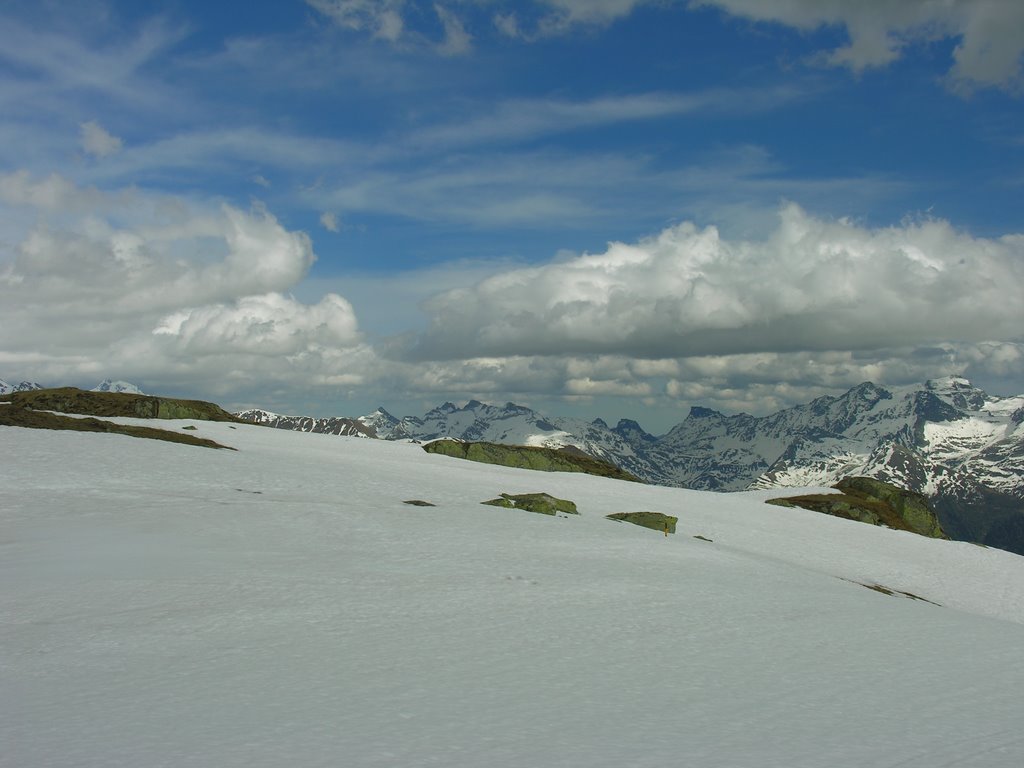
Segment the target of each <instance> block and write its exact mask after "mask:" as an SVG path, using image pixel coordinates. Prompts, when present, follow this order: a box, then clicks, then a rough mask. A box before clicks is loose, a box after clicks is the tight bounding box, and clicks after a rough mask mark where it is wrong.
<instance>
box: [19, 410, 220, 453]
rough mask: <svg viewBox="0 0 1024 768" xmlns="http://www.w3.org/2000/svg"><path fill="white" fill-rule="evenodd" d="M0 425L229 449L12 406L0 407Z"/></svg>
mask: <svg viewBox="0 0 1024 768" xmlns="http://www.w3.org/2000/svg"><path fill="white" fill-rule="evenodd" d="M0 426H5V427H24V428H26V429H54V430H65V431H70V432H106V433H108V434H115V435H127V436H129V437H142V438H148V439H150V440H166V441H167V442H170V443H184V444H186V445H199V446H203V447H205V448H228V449H229V450H232V451H233V450H235V449H234V448H230V446H226V445H221V444H220V443H216V442H214V441H213V440H207V439H205V438H202V437H196V436H195V435H189V434H183V433H181V432H171V431H170V430H167V429H155V428H153V427H137V426H134V425H129V424H115V423H114V422H112V421H104V420H103V419H96V418H93V417H92V416H86V417H84V418H82V417H76V416H64V415H63V414H60V413H50V412H49V411H36V410H33V409H31V408H19V407H17V406H15V405H5V406H2V407H0Z"/></svg>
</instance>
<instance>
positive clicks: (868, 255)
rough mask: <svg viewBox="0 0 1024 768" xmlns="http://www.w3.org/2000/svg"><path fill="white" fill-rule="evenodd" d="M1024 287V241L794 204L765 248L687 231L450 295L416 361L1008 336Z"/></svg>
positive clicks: (1019, 323)
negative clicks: (860, 220)
mask: <svg viewBox="0 0 1024 768" xmlns="http://www.w3.org/2000/svg"><path fill="white" fill-rule="evenodd" d="M1021 285H1024V237H1021V236H1019V235H1013V236H1007V237H1004V238H1001V239H999V240H985V239H977V238H973V237H971V236H970V235H967V234H964V233H960V232H957V231H956V230H955V229H954V228H953V227H952V226H951V225H950V224H949V223H947V222H944V221H931V220H926V221H922V222H918V223H909V224H906V225H904V226H900V227H889V228H883V229H869V228H866V227H863V226H859V225H857V224H855V223H853V222H850V221H847V220H838V221H829V220H823V219H817V218H814V217H812V216H810V215H808V214H807V213H806V212H804V211H803V210H802V209H801V208H799V207H798V206H796V205H792V204H791V205H787V206H786V207H784V208H783V209H782V211H781V213H780V216H779V224H778V227H777V228H776V230H775V232H774V233H772V234H771V235H770V236H769V237H768V238H767V239H765V240H760V241H729V240H725V239H723V238H722V237H721V236H720V235H719V233H718V230H717V229H715V228H714V227H707V228H704V229H701V228H698V227H697V226H696V225H694V224H692V223H683V224H680V225H678V226H674V227H671V228H669V229H666V230H665V231H663V232H661V233H660V234H659V235H657V236H656V237H652V238H649V239H646V240H642V241H640V242H639V243H636V244H625V243H612V244H610V245H609V247H608V250H607V251H606V252H604V253H602V254H597V255H590V254H585V255H582V256H578V257H576V258H573V259H571V260H568V261H564V262H560V263H554V264H549V265H545V266H542V267H535V268H529V269H519V270H514V271H510V272H506V273H504V274H500V275H495V276H494V277H491V278H489V279H487V280H485V281H483V282H481V283H479V284H478V285H476V286H475V287H474V288H472V289H469V290H459V291H452V292H449V293H445V294H442V295H440V296H438V297H435V298H434V299H432V300H431V301H430V302H428V303H427V305H426V310H427V312H428V314H429V315H430V317H431V325H430V328H429V330H428V331H427V332H426V334H424V336H423V337H422V338H421V339H420V340H419V343H418V344H417V346H416V347H415V349H414V350H413V351H412V352H411V354H412V355H413V356H414V357H417V358H419V359H447V358H458V357H466V356H468V355H473V356H496V355H519V356H523V355H542V356H544V355H547V356H555V355H597V354H615V355H629V356H631V357H636V358H649V359H658V358H668V357H673V358H680V357H694V356H702V355H738V354H748V353H752V352H773V353H782V352H806V351H823V350H830V351H834V350H845V351H854V350H861V349H878V348H883V347H897V346H909V345H924V344H935V343H939V342H949V341H956V342H978V341H983V340H987V339H992V338H996V339H1006V338H1011V337H1014V336H1017V335H1019V334H1020V332H1021V330H1020V329H1021V328H1024V304H1022V303H1021V302H1020V301H1019V290H1020V286H1021Z"/></svg>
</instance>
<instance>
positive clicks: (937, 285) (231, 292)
mask: <svg viewBox="0 0 1024 768" xmlns="http://www.w3.org/2000/svg"><path fill="white" fill-rule="evenodd" d="M0 202H2V203H3V206H0V211H3V212H4V215H5V216H6V218H7V222H8V223H7V229H6V231H7V236H6V239H7V242H8V243H11V245H4V246H2V248H0V327H2V328H3V329H4V331H5V333H4V335H3V339H2V342H0V368H2V370H3V371H4V372H5V373H6V374H7V376H8V377H15V378H30V379H36V380H40V381H43V382H45V383H66V382H69V381H70V382H82V381H88V380H89V379H91V378H97V377H107V376H116V377H118V378H126V379H129V380H135V381H137V382H139V383H141V384H143V385H144V386H151V385H154V384H155V386H158V387H159V388H160V389H161V390H163V391H167V392H169V393H172V392H183V393H185V394H189V395H191V396H199V397H206V398H210V399H217V400H220V401H222V402H224V403H225V404H227V405H233V404H234V405H239V406H241V405H253V404H259V405H264V406H270V407H274V406H278V407H280V404H284V405H286V406H287V404H288V403H294V402H295V401H296V400H297V399H301V398H308V399H310V400H311V401H313V400H315V401H317V402H321V401H323V400H325V399H328V400H329V399H331V398H337V397H342V396H344V397H364V398H368V399H371V400H372V401H373V404H376V403H384V404H388V403H389V402H393V401H394V400H399V401H402V402H410V401H413V400H415V401H418V402H422V403H424V404H425V405H429V404H430V403H429V401H430V400H432V399H435V398H445V399H448V398H452V397H456V398H457V397H459V396H460V395H464V396H465V397H467V398H468V397H481V398H483V399H491V400H500V401H504V400H516V401H520V402H524V403H527V404H546V405H544V407H546V408H548V409H550V410H552V411H553V412H558V408H559V406H558V405H557V403H561V404H563V405H565V404H571V403H573V402H578V403H580V404H581V405H580V407H581V408H585V405H583V404H586V403H591V404H592V403H594V402H597V401H607V400H608V399H609V398H616V399H617V400H618V401H619V402H621V403H622V404H623V406H622V408H626V407H628V406H629V405H630V404H634V403H643V404H645V405H646V406H650V407H660V408H662V409H665V408H668V409H671V407H672V406H673V405H674V404H678V405H679V406H683V405H686V406H688V405H689V404H692V403H701V404H704V405H709V406H711V407H717V408H720V409H723V410H726V411H737V410H746V411H750V412H755V413H764V412H767V411H771V410H775V409H777V408H781V407H784V406H787V405H791V404H793V403H795V402H801V401H805V400H807V399H809V398H811V397H815V396H818V395H820V394H821V393H822V391H841V390H842V389H845V388H847V387H849V386H852V385H854V384H857V383H859V382H860V381H863V380H866V379H871V380H874V381H877V382H879V383H889V384H899V383H907V382H912V381H921V380H923V379H926V378H930V377H935V376H941V375H948V374H967V375H974V374H984V375H986V376H989V377H996V378H999V377H1002V378H1005V379H1006V380H1008V381H1013V380H1016V381H1019V380H1020V378H1021V377H1022V376H1024V338H1022V335H1021V329H1022V328H1024V305H1022V304H1021V302H1020V300H1019V292H1020V286H1021V285H1024V236H1022V235H1007V236H1004V237H1001V238H996V239H984V238H977V237H973V236H971V235H969V234H967V233H964V232H961V231H958V230H957V229H955V228H954V227H953V226H952V225H950V224H949V223H948V222H945V221H941V220H930V219H925V220H920V221H913V222H907V223H904V224H902V225H900V226H895V227H886V228H870V227H867V226H864V225H862V224H858V223H856V222H852V221H848V220H830V219H823V218H817V217H814V216H812V215H810V214H808V213H807V212H805V211H804V210H803V209H801V208H800V207H798V206H796V205H787V206H784V207H783V208H782V209H781V211H780V213H779V219H778V225H777V227H776V229H775V231H774V232H772V233H771V234H770V235H768V236H766V237H764V238H762V239H758V240H730V239H726V238H723V237H722V236H721V235H720V234H719V232H718V231H717V230H716V229H715V228H714V227H706V228H701V227H698V226H697V225H695V224H693V223H682V224H678V225H676V226H673V227H669V228H667V229H665V230H664V231H662V232H660V233H659V234H657V235H654V236H652V237H649V238H645V239H642V240H640V241H638V242H635V243H621V242H616V243H611V244H609V246H608V247H607V249H606V250H605V251H604V252H603V253H598V254H583V255H575V256H561V257H559V258H558V259H556V260H555V261H552V262H550V263H548V264H545V265H542V266H534V267H513V268H509V267H508V265H507V262H506V263H505V265H504V267H502V265H496V266H495V268H498V269H501V271H499V272H497V273H496V274H491V275H490V276H486V277H484V278H483V279H480V280H478V281H477V282H476V283H475V284H471V285H469V287H466V288H462V289H458V290H446V291H443V292H441V293H436V294H434V295H432V296H431V297H430V298H429V299H427V300H426V301H425V302H424V304H423V311H424V312H425V314H426V318H427V324H426V327H425V328H423V329H419V330H418V329H417V328H415V327H408V328H405V329H404V332H401V333H398V334H397V335H395V336H392V337H390V338H377V339H368V338H367V337H366V336H365V335H364V334H363V333H362V331H361V329H360V323H359V321H358V318H357V316H356V311H355V309H354V308H353V306H352V304H351V303H350V302H349V301H348V300H347V299H345V298H343V296H342V295H341V293H342V292H344V282H342V284H341V286H342V287H341V289H340V291H339V290H333V289H332V290H327V291H325V292H324V293H323V294H322V295H320V296H319V297H318V298H315V299H314V300H313V301H309V302H303V301H299V300H298V299H296V298H294V297H293V296H292V295H290V292H291V291H292V290H293V289H295V288H296V287H298V286H299V285H301V284H302V283H303V281H304V280H305V279H306V277H307V275H308V272H309V269H310V267H311V265H312V264H313V262H314V260H315V258H316V257H315V253H314V250H313V243H312V241H311V239H310V238H309V237H308V236H307V235H306V234H304V233H303V232H299V231H291V230H289V229H287V228H286V227H285V226H283V225H282V224H281V222H280V221H278V220H277V219H276V218H275V217H274V216H273V215H272V214H271V213H270V212H269V211H268V210H266V209H264V208H262V207H260V206H254V207H253V208H251V209H249V210H241V209H238V208H236V207H233V206H230V205H225V204H222V203H218V202H216V201H201V200H198V201H197V200H189V199H186V198H182V197H177V196H169V195H158V194H154V193H148V192H145V191H141V190H138V189H134V188H127V189H122V190H118V191H114V192H103V191H99V190H96V189H94V188H89V187H81V186H78V185H76V184H75V183H73V182H71V181H69V180H67V179H65V178H63V177H61V176H59V175H51V176H49V177H34V176H32V175H31V174H28V173H25V172H20V173H14V174H7V175H2V176H0ZM14 220H18V221H21V222H22V225H21V230H20V231H17V230H16V228H12V227H11V226H10V222H11V221H14ZM436 284H437V281H436V280H433V281H432V280H425V279H424V276H423V275H422V274H420V273H417V272H415V271H412V272H409V273H406V274H404V275H396V276H394V277H393V278H389V280H388V281H387V284H386V285H384V286H383V288H384V289H385V290H384V292H383V294H382V298H381V301H383V302H384V305H385V306H386V305H387V301H389V300H393V299H394V297H396V296H401V297H403V298H402V299H401V301H402V302H403V303H408V302H410V301H412V300H413V299H412V297H414V296H416V295H424V292H426V291H431V290H434V289H433V288H432V287H431V286H434V285H436ZM354 285H355V284H354ZM403 317H405V318H406V319H409V318H410V317H412V316H411V314H409V313H406V314H405V315H403ZM360 393H361V394H360ZM555 401H557V403H556V402H555ZM614 410H615V411H618V412H620V413H621V412H622V411H621V410H620V409H619V408H615V409H614ZM682 415H683V414H682V413H680V414H679V415H678V418H681V417H682ZM669 418H671V417H669Z"/></svg>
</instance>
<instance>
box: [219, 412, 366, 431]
mask: <svg viewBox="0 0 1024 768" xmlns="http://www.w3.org/2000/svg"><path fill="white" fill-rule="evenodd" d="M235 416H237V417H238V418H239V419H241V420H242V421H251V422H252V423H253V424H262V425H264V426H268V427H276V428H277V429H288V430H292V431H295V432H318V433H321V434H327V435H344V436H345V437H377V433H376V432H374V430H373V428H372V427H367V426H366V425H365V424H363V423H362V422H360V421H359V420H357V419H346V418H344V417H337V416H335V417H331V418H327V419H314V418H312V417H310V416H282V415H280V414H278V413H271V412H270V411H264V410H261V409H259V408H252V409H250V410H248V411H241V412H240V413H236V414H235Z"/></svg>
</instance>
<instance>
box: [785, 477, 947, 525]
mask: <svg viewBox="0 0 1024 768" xmlns="http://www.w3.org/2000/svg"><path fill="white" fill-rule="evenodd" d="M832 487H833V488H835V489H836V490H838V491H841V492H842V493H839V494H832V493H821V494H808V495H805V496H788V497H785V498H778V499H768V503H769V504H775V505H776V506H780V507H802V508H804V509H810V510H812V511H814V512H822V513H824V514H826V515H833V516H835V517H842V518H845V519H847V520H857V521H859V522H862V523H870V524H871V525H884V526H886V527H887V528H895V529H896V530H901V531H910V532H911V533H917V534H920V535H922V536H929V537H931V538H935V539H946V538H949V537H948V536H947V535H946V534H945V532H944V531H943V530H942V526H941V525H939V519H938V517H937V516H936V514H935V512H934V511H933V510H932V508H931V507H930V506H929V504H928V499H927V498H926V497H925V496H923V495H921V494H920V493H914V492H913V491H905V490H903V489H902V488H897V487H896V486H894V485H890V484H888V483H883V482H881V481H880V480H875V479H874V478H871V477H846V478H843V479H842V480H840V481H839V482H838V483H836V484H835V485H834V486H832Z"/></svg>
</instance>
